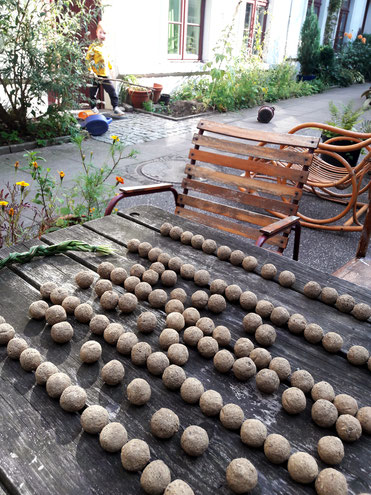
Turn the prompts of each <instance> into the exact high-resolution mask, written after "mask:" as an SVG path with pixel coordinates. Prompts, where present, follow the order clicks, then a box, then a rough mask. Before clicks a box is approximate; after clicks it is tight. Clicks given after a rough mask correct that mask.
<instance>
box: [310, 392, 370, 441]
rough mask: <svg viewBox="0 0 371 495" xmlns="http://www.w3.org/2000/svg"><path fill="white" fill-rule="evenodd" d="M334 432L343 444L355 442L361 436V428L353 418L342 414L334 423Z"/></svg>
mask: <svg viewBox="0 0 371 495" xmlns="http://www.w3.org/2000/svg"><path fill="white" fill-rule="evenodd" d="M316 404H317V402H316ZM336 432H337V434H338V435H339V437H340V438H341V439H342V440H344V442H355V441H356V440H358V439H359V438H360V437H361V435H362V426H361V423H360V422H359V421H358V419H357V418H355V417H354V416H351V415H350V414H342V415H341V416H339V418H338V419H337V421H336Z"/></svg>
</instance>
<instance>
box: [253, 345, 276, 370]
mask: <svg viewBox="0 0 371 495" xmlns="http://www.w3.org/2000/svg"><path fill="white" fill-rule="evenodd" d="M249 357H250V358H251V359H252V360H253V361H254V363H255V366H256V367H257V368H258V369H259V370H260V369H262V368H267V367H268V366H269V363H270V362H271V361H272V356H271V353H270V352H269V351H267V349H263V348H262V347H257V348H256V349H253V350H252V351H251V352H250V356H249Z"/></svg>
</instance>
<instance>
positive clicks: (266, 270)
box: [260, 263, 277, 280]
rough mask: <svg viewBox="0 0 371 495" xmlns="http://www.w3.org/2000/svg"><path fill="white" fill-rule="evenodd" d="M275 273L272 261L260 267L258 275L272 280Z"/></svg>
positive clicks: (275, 269)
mask: <svg viewBox="0 0 371 495" xmlns="http://www.w3.org/2000/svg"><path fill="white" fill-rule="evenodd" d="M276 274H277V268H276V267H275V266H274V265H273V264H272V263H266V264H265V265H263V266H262V267H261V270H260V275H261V276H262V277H263V278H265V279H267V280H273V279H274V277H275V276H276Z"/></svg>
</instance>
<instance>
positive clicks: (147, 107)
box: [142, 101, 153, 112]
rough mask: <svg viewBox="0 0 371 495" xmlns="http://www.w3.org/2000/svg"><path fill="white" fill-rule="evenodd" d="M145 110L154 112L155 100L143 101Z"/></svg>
mask: <svg viewBox="0 0 371 495" xmlns="http://www.w3.org/2000/svg"><path fill="white" fill-rule="evenodd" d="M142 107H143V110H145V111H146V112H153V102H152V101H144V102H143V103H142Z"/></svg>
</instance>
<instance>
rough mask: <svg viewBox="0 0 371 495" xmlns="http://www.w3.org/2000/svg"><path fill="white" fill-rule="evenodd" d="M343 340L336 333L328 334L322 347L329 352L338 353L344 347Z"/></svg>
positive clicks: (323, 340)
mask: <svg viewBox="0 0 371 495" xmlns="http://www.w3.org/2000/svg"><path fill="white" fill-rule="evenodd" d="M343 342H344V341H343V338H342V337H341V336H340V335H339V334H338V333H335V332H328V333H326V335H325V336H324V337H323V339H322V345H323V347H324V348H325V349H326V351H328V352H333V353H335V352H338V351H340V349H341V348H342V346H343Z"/></svg>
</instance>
